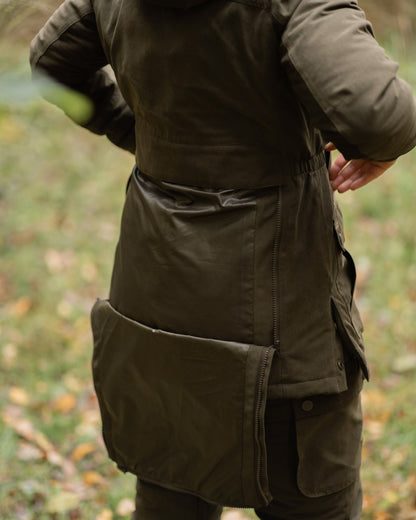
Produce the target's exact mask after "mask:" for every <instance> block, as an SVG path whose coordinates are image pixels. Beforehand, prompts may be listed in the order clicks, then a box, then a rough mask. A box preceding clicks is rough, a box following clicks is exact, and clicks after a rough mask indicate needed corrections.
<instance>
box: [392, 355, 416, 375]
mask: <svg viewBox="0 0 416 520" xmlns="http://www.w3.org/2000/svg"><path fill="white" fill-rule="evenodd" d="M391 368H392V370H393V372H396V373H397V374H405V373H406V372H412V371H413V370H416V355H415V354H409V355H407V356H400V357H398V358H397V359H395V360H394V361H393V364H392V367H391Z"/></svg>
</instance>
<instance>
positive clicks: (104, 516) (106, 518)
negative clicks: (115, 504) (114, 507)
mask: <svg viewBox="0 0 416 520" xmlns="http://www.w3.org/2000/svg"><path fill="white" fill-rule="evenodd" d="M95 520H113V513H112V512H111V511H110V510H109V509H103V510H102V511H101V512H100V513H98V515H97V516H96V517H95Z"/></svg>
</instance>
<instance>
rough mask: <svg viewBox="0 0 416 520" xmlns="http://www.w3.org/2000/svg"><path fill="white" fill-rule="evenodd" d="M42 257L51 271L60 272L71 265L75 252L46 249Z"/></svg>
mask: <svg viewBox="0 0 416 520" xmlns="http://www.w3.org/2000/svg"><path fill="white" fill-rule="evenodd" d="M44 259H45V263H46V265H47V267H48V269H49V271H50V272H51V273H60V272H62V271H64V270H65V269H67V268H68V267H71V266H72V265H73V263H74V261H75V254H74V252H73V251H71V250H64V251H58V250H57V249H47V250H46V251H45V256H44Z"/></svg>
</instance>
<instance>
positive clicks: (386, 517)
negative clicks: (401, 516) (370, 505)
mask: <svg viewBox="0 0 416 520" xmlns="http://www.w3.org/2000/svg"><path fill="white" fill-rule="evenodd" d="M374 520H393V517H392V516H391V514H390V513H387V511H376V512H375V514H374Z"/></svg>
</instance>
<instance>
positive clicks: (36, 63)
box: [34, 7, 94, 66]
mask: <svg viewBox="0 0 416 520" xmlns="http://www.w3.org/2000/svg"><path fill="white" fill-rule="evenodd" d="M90 14H94V9H93V8H92V7H91V8H90V10H89V11H88V12H86V13H85V14H82V15H81V16H80V17H77V18H76V19H75V20H71V21H68V22H67V23H66V24H65V25H64V26H63V28H62V31H61V32H59V33H58V35H57V36H56V38H55V39H54V40H52V41H51V42H50V43H49V44H48V45H47V47H46V48H45V49H44V51H43V52H42V53H41V54H40V56H39V57H38V59H37V60H36V61H35V63H34V65H35V66H36V65H38V63H39V61H40V60H41V59H42V58H43V57H44V56H45V54H46V53H47V52H48V50H49V49H50V48H51V47H52V46H53V45H54V44H55V43H56V42H57V41H59V40H60V39H61V37H62V36H63V35H64V34H65V33H66V32H67V31H69V29H71V27H73V26H74V25H75V24H77V23H78V22H81V20H83V19H84V18H86V17H87V16H88V15H90Z"/></svg>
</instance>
